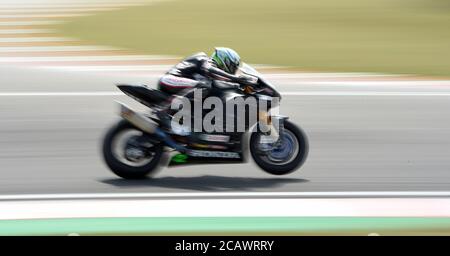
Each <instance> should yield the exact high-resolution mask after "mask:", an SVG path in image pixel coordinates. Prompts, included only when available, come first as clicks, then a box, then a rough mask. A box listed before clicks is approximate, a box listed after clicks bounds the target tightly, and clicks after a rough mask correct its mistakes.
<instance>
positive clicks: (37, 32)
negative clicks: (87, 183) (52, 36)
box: [0, 29, 55, 35]
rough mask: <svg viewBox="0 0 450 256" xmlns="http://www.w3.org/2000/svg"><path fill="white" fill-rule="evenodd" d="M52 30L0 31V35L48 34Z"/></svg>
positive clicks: (53, 31) (52, 31)
mask: <svg viewBox="0 0 450 256" xmlns="http://www.w3.org/2000/svg"><path fill="white" fill-rule="evenodd" d="M49 33H55V30H53V29H0V34H8V35H9V34H49Z"/></svg>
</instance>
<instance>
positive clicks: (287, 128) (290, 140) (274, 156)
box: [250, 120, 308, 175]
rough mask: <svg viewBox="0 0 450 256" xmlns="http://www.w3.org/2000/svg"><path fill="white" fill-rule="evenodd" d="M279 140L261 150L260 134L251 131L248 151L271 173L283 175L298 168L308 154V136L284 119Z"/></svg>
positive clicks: (260, 165)
mask: <svg viewBox="0 0 450 256" xmlns="http://www.w3.org/2000/svg"><path fill="white" fill-rule="evenodd" d="M280 136H281V141H280V143H278V144H277V145H276V146H274V147H273V148H272V149H270V150H267V149H265V150H262V147H261V145H262V140H261V138H262V136H261V134H260V133H258V132H253V133H252V135H251V137H250V153H251V155H252V158H253V160H255V162H256V164H257V165H258V166H259V167H261V168H262V169H263V170H264V171H266V172H268V173H270V174H273V175H284V174H288V173H291V172H293V171H295V170H296V169H298V168H299V167H300V166H301V165H302V164H303V163H304V162H305V160H306V157H307V156H308V138H307V137H306V134H305V133H304V132H303V131H302V130H301V129H300V127H298V126H297V125H295V124H294V123H292V122H289V121H288V120H286V121H284V130H283V133H282V134H281V135H280Z"/></svg>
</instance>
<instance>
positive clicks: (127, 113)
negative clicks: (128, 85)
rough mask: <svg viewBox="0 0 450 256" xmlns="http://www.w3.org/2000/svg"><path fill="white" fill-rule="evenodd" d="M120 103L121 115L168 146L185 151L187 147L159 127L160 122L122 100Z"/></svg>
mask: <svg viewBox="0 0 450 256" xmlns="http://www.w3.org/2000/svg"><path fill="white" fill-rule="evenodd" d="M117 103H119V105H120V116H121V117H122V118H124V119H125V120H127V121H128V122H130V123H131V124H133V125H134V126H136V127H137V128H139V129H141V130H142V131H144V132H146V133H149V134H154V135H156V136H157V137H158V138H160V139H161V140H162V141H164V142H165V143H166V145H167V146H169V147H171V148H174V149H175V150H177V151H179V152H181V153H184V152H186V151H187V149H186V148H185V147H183V146H181V145H179V144H177V143H176V142H175V141H174V140H173V139H172V138H170V137H169V136H167V134H166V133H164V132H163V131H162V130H161V129H159V127H158V124H157V123H155V122H154V121H152V120H151V119H149V118H147V117H145V116H144V115H142V114H140V113H138V112H136V111H134V110H132V109H131V108H129V107H127V106H126V105H125V104H123V103H121V102H117Z"/></svg>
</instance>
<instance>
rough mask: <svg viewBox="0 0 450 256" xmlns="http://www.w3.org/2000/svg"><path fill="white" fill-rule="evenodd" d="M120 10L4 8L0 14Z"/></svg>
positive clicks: (112, 8)
mask: <svg viewBox="0 0 450 256" xmlns="http://www.w3.org/2000/svg"><path fill="white" fill-rule="evenodd" d="M117 9H120V7H98V8H93V7H76V8H75V7H74V8H52V9H48V8H47V9H46V8H34V9H27V8H18V9H11V8H4V9H1V10H0V14H23V15H25V14H52V13H56V14H59V13H88V12H101V11H113V10H117Z"/></svg>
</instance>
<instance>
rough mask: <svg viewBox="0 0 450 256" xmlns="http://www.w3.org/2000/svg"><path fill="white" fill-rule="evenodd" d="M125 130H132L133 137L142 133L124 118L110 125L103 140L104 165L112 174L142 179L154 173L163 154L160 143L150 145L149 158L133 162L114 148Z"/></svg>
mask: <svg viewBox="0 0 450 256" xmlns="http://www.w3.org/2000/svg"><path fill="white" fill-rule="evenodd" d="M125 132H133V133H134V134H135V135H134V136H135V137H136V136H139V134H143V132H142V131H140V130H139V129H137V128H136V127H134V126H133V125H131V124H130V123H129V122H128V121H126V120H121V121H120V122H118V123H117V124H116V125H114V126H113V127H111V128H110V129H109V130H108V132H107V133H106V135H105V138H104V140H103V148H102V149H103V150H102V151H103V158H104V160H105V163H106V165H107V166H108V167H109V169H111V171H112V172H113V173H114V174H116V175H117V176H119V177H122V178H124V179H144V178H146V177H148V176H149V175H153V174H155V173H156V170H157V167H158V163H159V161H160V159H161V156H162V154H163V146H162V145H161V143H159V144H155V145H153V146H152V147H151V152H149V153H151V158H150V157H149V159H144V160H145V161H142V162H141V163H139V164H135V163H134V162H132V161H130V160H127V159H125V158H124V156H123V155H122V154H121V153H119V152H117V149H116V147H117V145H116V144H117V140H118V137H120V135H121V134H123V133H125ZM124 154H125V153H124Z"/></svg>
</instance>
